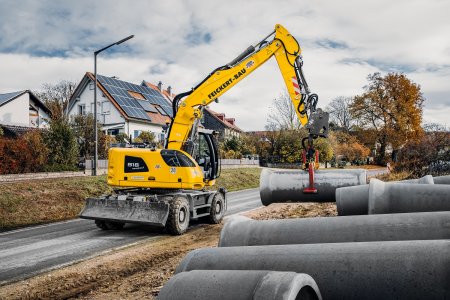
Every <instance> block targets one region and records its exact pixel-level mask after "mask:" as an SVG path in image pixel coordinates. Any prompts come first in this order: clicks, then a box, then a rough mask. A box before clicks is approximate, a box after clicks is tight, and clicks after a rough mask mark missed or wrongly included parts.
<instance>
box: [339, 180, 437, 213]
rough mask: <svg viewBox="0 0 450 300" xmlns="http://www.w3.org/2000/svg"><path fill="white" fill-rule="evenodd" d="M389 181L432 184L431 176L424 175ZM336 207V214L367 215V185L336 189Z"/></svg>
mask: <svg viewBox="0 0 450 300" xmlns="http://www.w3.org/2000/svg"><path fill="white" fill-rule="evenodd" d="M391 183H407V184H410V183H415V184H434V180H433V177H432V176H431V175H426V176H424V177H421V178H418V179H409V180H403V181H393V182H388V183H387V184H391ZM336 207H337V212H338V215H340V216H352V215H367V214H368V213H369V185H367V184H366V185H357V186H349V187H342V188H337V189H336Z"/></svg>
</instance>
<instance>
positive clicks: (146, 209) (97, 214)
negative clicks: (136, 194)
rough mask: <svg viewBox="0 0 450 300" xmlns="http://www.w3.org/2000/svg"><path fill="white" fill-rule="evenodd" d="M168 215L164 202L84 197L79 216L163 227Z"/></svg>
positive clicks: (167, 208)
mask: <svg viewBox="0 0 450 300" xmlns="http://www.w3.org/2000/svg"><path fill="white" fill-rule="evenodd" d="M168 216H169V204H168V203H165V202H140V201H127V200H107V199H96V198H88V199H86V206H85V207H84V209H83V210H82V211H81V213H80V218H82V219H91V220H104V221H115V222H124V223H138V224H146V225H152V226H160V227H164V226H165V225H166V221H167V217H168Z"/></svg>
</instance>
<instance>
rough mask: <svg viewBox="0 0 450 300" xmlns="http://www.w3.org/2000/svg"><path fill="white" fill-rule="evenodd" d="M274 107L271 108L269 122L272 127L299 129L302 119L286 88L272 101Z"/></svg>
mask: <svg viewBox="0 0 450 300" xmlns="http://www.w3.org/2000/svg"><path fill="white" fill-rule="evenodd" d="M272 104H273V107H271V108H270V113H269V118H268V119H267V123H268V124H269V125H270V126H271V127H276V128H278V129H289V130H293V129H299V128H300V127H301V124H300V121H299V119H298V117H297V114H296V113H295V109H296V108H295V107H294V106H293V105H292V101H291V98H290V96H289V94H288V92H287V91H286V90H284V91H283V92H282V93H281V94H280V96H278V98H275V99H274V100H273V102H272Z"/></svg>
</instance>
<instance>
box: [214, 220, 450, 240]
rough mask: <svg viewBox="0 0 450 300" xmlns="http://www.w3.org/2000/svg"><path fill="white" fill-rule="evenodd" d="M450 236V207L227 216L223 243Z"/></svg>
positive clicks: (426, 238) (447, 237)
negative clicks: (302, 215) (329, 214)
mask: <svg viewBox="0 0 450 300" xmlns="http://www.w3.org/2000/svg"><path fill="white" fill-rule="evenodd" d="M438 239H450V211H446V212H424V213H405V214H386V215H369V216H347V217H329V218H300V219H284V220H263V221H255V220H252V219H250V218H247V217H243V216H235V217H232V218H230V219H229V220H227V222H225V225H224V226H223V228H222V231H221V233H220V240H219V247H235V246H255V245H287V244H316V243H346V242H370V241H405V240H438Z"/></svg>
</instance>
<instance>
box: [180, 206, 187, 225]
mask: <svg viewBox="0 0 450 300" xmlns="http://www.w3.org/2000/svg"><path fill="white" fill-rule="evenodd" d="M178 220H179V221H180V223H183V222H184V221H185V220H186V210H185V209H184V207H183V208H181V209H180V213H179V214H178Z"/></svg>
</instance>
